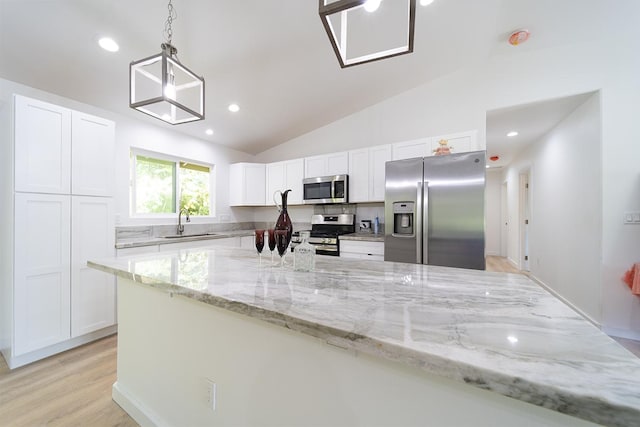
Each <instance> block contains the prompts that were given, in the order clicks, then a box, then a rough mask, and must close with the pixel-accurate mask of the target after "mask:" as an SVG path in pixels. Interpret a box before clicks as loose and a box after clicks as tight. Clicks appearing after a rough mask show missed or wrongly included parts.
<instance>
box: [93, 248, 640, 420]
mask: <svg viewBox="0 0 640 427" xmlns="http://www.w3.org/2000/svg"><path fill="white" fill-rule="evenodd" d="M287 257H288V258H289V259H288V262H289V263H291V261H292V260H291V255H287ZM276 258H277V256H276ZM89 265H90V266H91V267H93V268H97V269H100V270H103V271H105V272H108V273H114V274H116V275H117V277H118V323H119V332H118V334H119V336H118V380H117V382H116V384H114V389H113V396H114V399H115V400H116V401H117V402H118V403H119V404H120V405H121V406H122V407H123V408H125V410H127V412H129V413H130V414H131V415H132V416H133V417H134V418H135V419H136V420H138V421H139V422H141V423H142V424H156V425H203V424H216V425H229V424H235V425H474V426H478V425H491V426H496V425H519V426H520V425H558V426H560V425H562V426H567V425H575V426H579V425H592V423H596V424H603V425H611V426H631V425H637V423H638V420H640V391H639V390H640V359H638V358H636V357H635V356H634V355H632V354H631V353H630V352H628V351H627V350H626V349H624V348H623V347H621V346H619V345H618V344H617V343H616V342H615V341H613V340H612V339H610V338H609V337H607V336H606V335H605V334H603V333H602V332H601V331H600V330H598V329H597V328H596V327H595V326H593V325H592V324H591V323H589V322H587V321H586V320H584V319H583V318H582V317H580V316H579V315H578V314H576V313H575V312H574V311H572V310H571V309H570V308H568V307H567V306H565V305H564V304H563V303H562V302H560V301H559V300H557V299H556V298H555V297H553V296H552V295H551V294H549V293H548V292H547V291H545V290H544V289H542V288H541V287H540V286H538V285H537V284H536V283H534V282H532V281H531V280H530V279H528V278H527V277H525V276H522V275H514V274H506V273H490V272H484V271H474V270H463V269H452V268H444V267H433V266H423V265H414V264H404V263H392V262H374V261H354V260H341V259H339V258H334V257H317V260H316V271H315V272H312V273H302V272H294V271H292V269H291V266H290V264H289V265H288V266H285V268H284V269H282V268H280V267H278V266H271V265H270V257H269V256H268V252H267V255H263V260H262V263H260V262H259V260H258V256H257V254H256V253H255V251H250V250H243V249H233V248H201V249H196V250H183V251H176V252H167V253H160V254H153V255H148V256H136V257H128V258H119V259H109V260H98V261H91V262H89ZM565 414H567V415H565Z"/></svg>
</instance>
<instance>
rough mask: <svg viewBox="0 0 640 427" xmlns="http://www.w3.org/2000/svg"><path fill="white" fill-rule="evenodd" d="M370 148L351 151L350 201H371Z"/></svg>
mask: <svg viewBox="0 0 640 427" xmlns="http://www.w3.org/2000/svg"><path fill="white" fill-rule="evenodd" d="M369 181H370V179H369V149H368V148H364V149H362V150H353V151H350V152H349V203H358V202H368V201H369Z"/></svg>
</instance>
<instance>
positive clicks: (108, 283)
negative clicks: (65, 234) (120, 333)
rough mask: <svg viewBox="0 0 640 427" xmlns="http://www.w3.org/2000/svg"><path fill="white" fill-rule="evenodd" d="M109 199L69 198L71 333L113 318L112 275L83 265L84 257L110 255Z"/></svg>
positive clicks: (88, 329)
mask: <svg viewBox="0 0 640 427" xmlns="http://www.w3.org/2000/svg"><path fill="white" fill-rule="evenodd" d="M113 218H114V217H113V200H112V199H111V198H106V197H86V196H72V198H71V336H72V337H77V336H80V335H84V334H87V333H89V332H93V331H97V330H98V329H102V328H105V327H107V326H111V325H113V324H115V322H116V292H115V278H114V277H113V275H111V274H105V273H103V272H101V271H98V270H94V269H92V268H89V267H87V260H90V259H100V258H106V257H112V256H114V252H115V249H114V243H115V242H114V240H115V236H114V231H113V230H114V226H115V225H114V220H113Z"/></svg>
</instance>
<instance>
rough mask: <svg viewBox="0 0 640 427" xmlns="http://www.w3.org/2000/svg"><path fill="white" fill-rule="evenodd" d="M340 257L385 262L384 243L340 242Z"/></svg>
mask: <svg viewBox="0 0 640 427" xmlns="http://www.w3.org/2000/svg"><path fill="white" fill-rule="evenodd" d="M340 257H341V258H353V259H369V260H376V261H384V242H368V241H362V240H340Z"/></svg>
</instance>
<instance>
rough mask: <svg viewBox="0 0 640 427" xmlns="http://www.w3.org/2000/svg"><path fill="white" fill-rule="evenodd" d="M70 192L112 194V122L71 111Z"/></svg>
mask: <svg viewBox="0 0 640 427" xmlns="http://www.w3.org/2000/svg"><path fill="white" fill-rule="evenodd" d="M71 146H72V148H73V149H72V150H71V156H72V157H71V192H72V193H73V194H79V195H86V196H113V181H114V178H115V176H114V163H115V124H114V123H113V122H112V121H110V120H106V119H102V118H100V117H95V116H91V115H89V114H84V113H80V112H77V111H74V112H73V113H72V116H71Z"/></svg>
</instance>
